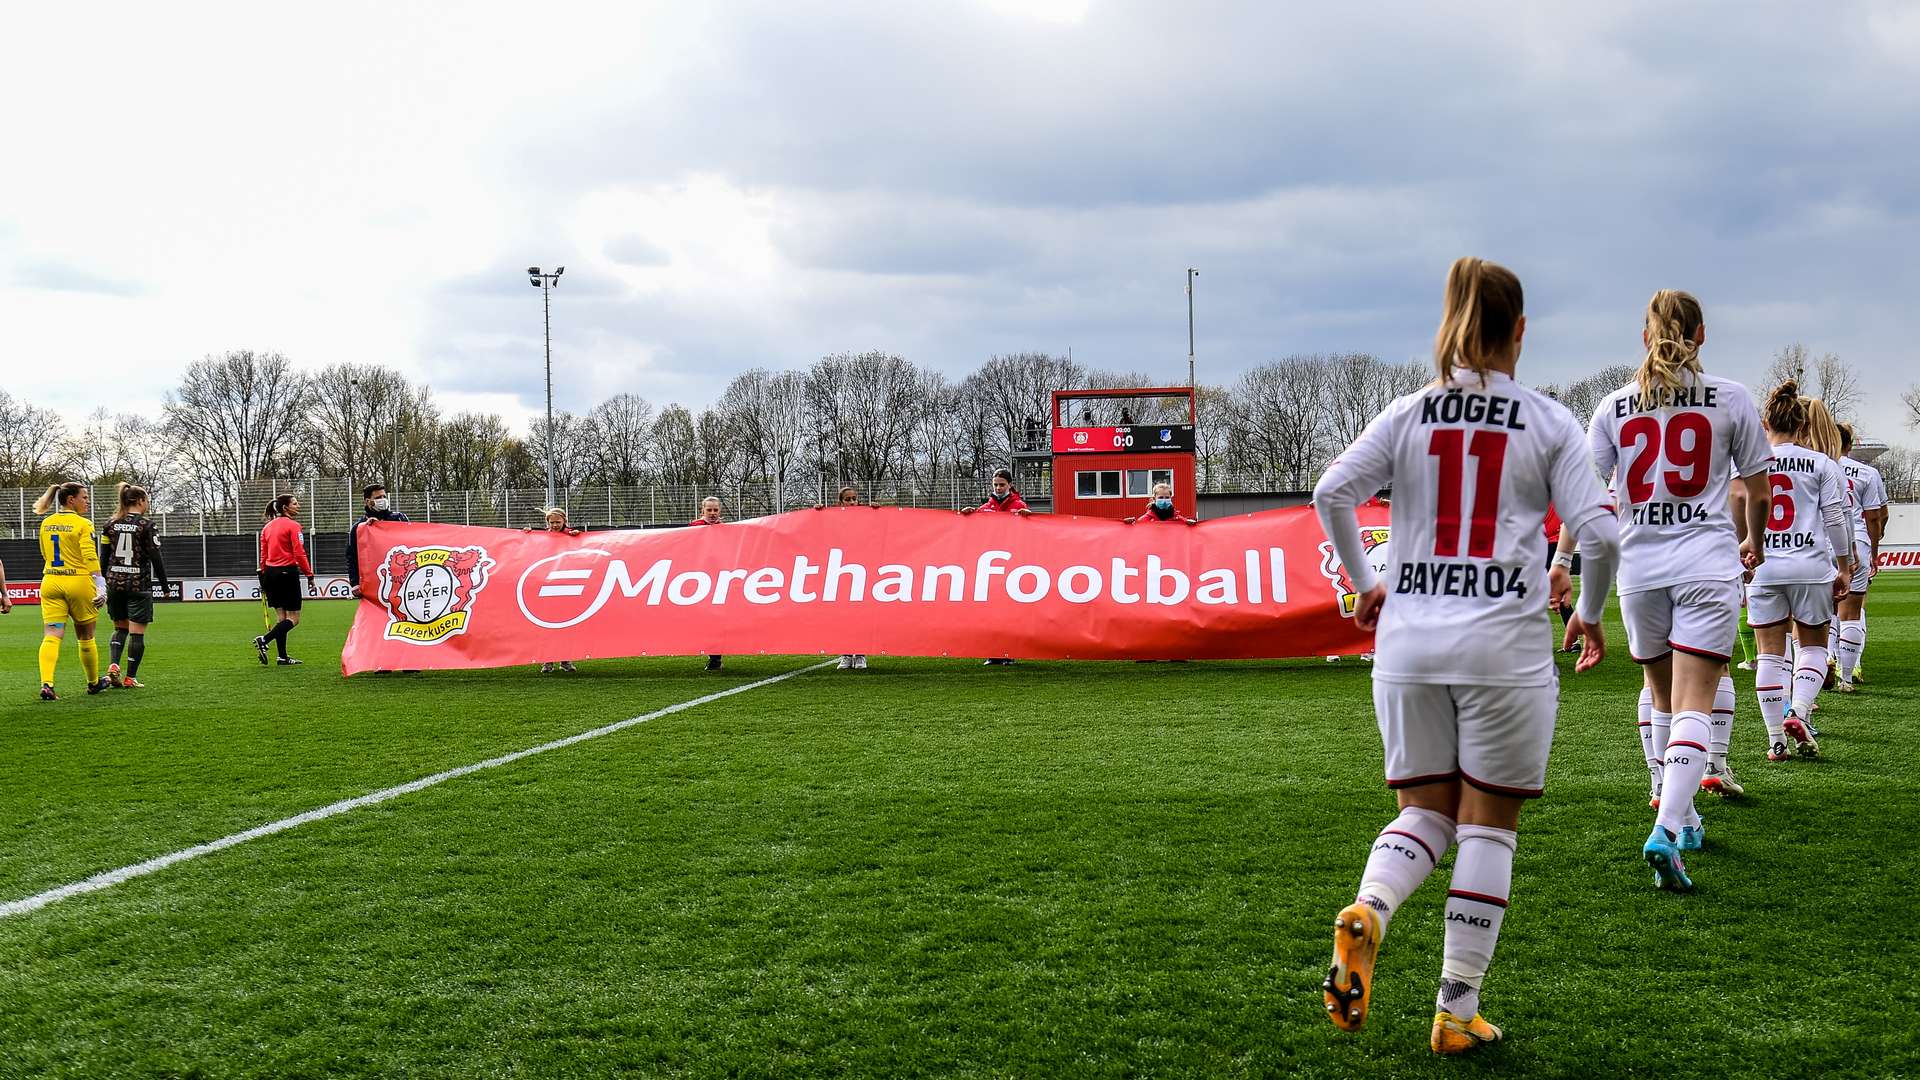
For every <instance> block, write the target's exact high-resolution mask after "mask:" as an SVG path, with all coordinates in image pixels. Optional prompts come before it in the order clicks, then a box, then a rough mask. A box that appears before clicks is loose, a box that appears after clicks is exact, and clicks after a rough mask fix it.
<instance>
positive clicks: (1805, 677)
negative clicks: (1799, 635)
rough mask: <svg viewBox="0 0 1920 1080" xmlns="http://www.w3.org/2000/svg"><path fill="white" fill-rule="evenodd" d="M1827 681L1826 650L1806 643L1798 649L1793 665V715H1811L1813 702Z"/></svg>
mask: <svg viewBox="0 0 1920 1080" xmlns="http://www.w3.org/2000/svg"><path fill="white" fill-rule="evenodd" d="M1826 681H1827V650H1826V649H1825V648H1823V647H1821V646H1819V645H1808V646H1805V647H1804V648H1802V649H1801V650H1800V656H1799V659H1798V662H1797V663H1795V664H1794V667H1793V715H1795V716H1797V717H1799V718H1800V719H1802V720H1805V719H1806V718H1807V717H1809V716H1811V715H1813V703H1814V700H1815V699H1816V698H1818V697H1819V696H1820V687H1821V686H1822V685H1823V684H1824V683H1825V682H1826Z"/></svg>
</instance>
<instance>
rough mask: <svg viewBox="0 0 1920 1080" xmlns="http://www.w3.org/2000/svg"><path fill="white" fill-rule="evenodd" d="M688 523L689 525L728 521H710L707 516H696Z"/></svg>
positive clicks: (715, 523)
mask: <svg viewBox="0 0 1920 1080" xmlns="http://www.w3.org/2000/svg"><path fill="white" fill-rule="evenodd" d="M687 524H688V525H724V524H726V523H725V522H721V521H708V520H707V519H706V518H694V519H693V520H692V521H689V522H687Z"/></svg>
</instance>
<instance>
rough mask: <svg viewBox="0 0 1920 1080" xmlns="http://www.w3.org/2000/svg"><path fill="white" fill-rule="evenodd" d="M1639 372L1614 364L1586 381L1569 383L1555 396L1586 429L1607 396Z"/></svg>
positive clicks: (1588, 377) (1579, 380) (1580, 380)
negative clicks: (1594, 412)
mask: <svg viewBox="0 0 1920 1080" xmlns="http://www.w3.org/2000/svg"><path fill="white" fill-rule="evenodd" d="M1638 370H1639V369H1638V368H1635V367H1634V366H1632V365H1630V364H1613V365H1611V366H1609V367H1604V368H1601V369H1600V370H1599V371H1596V372H1594V373H1593V374H1591V375H1589V376H1587V377H1586V378H1584V379H1576V380H1574V381H1573V382H1571V383H1568V384H1567V385H1566V386H1565V387H1563V388H1561V389H1560V390H1559V392H1558V393H1557V394H1555V395H1554V396H1555V397H1558V398H1559V399H1560V404H1562V405H1565V406H1566V407H1567V411H1568V412H1570V413H1572V414H1573V418H1574V419H1575V420H1578V421H1580V426H1581V427H1586V426H1587V425H1588V424H1589V423H1591V422H1592V421H1593V411H1594V410H1595V409H1598V408H1599V407H1600V403H1601V402H1602V401H1604V400H1606V397H1607V395H1608V394H1611V393H1613V392H1614V391H1615V390H1618V389H1620V388H1621V387H1623V386H1625V385H1627V384H1628V383H1630V382H1632V381H1633V380H1634V378H1635V377H1636V374H1637V372H1638ZM1543 389H1544V388H1543Z"/></svg>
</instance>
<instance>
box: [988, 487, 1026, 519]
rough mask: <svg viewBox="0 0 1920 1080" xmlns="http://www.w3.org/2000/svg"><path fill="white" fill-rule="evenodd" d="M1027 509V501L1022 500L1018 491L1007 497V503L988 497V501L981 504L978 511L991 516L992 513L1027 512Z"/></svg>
mask: <svg viewBox="0 0 1920 1080" xmlns="http://www.w3.org/2000/svg"><path fill="white" fill-rule="evenodd" d="M1026 508H1027V500H1025V499H1023V498H1021V497H1020V493H1019V492H1017V491H1015V492H1011V493H1009V494H1008V495H1007V501H1006V502H999V501H997V500H995V499H994V498H993V496H991V495H989V496H987V501H986V502H983V503H981V504H980V505H979V507H978V509H980V510H982V511H985V512H986V513H989V514H992V513H1002V514H1011V513H1013V512H1014V511H1015V510H1025V509H1026Z"/></svg>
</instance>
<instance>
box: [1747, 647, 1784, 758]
mask: <svg viewBox="0 0 1920 1080" xmlns="http://www.w3.org/2000/svg"><path fill="white" fill-rule="evenodd" d="M1789 677H1790V676H1789V674H1788V668H1787V658H1786V657H1784V656H1779V655H1776V654H1774V653H1761V654H1760V658H1759V659H1758V660H1756V661H1755V662H1754V665H1753V696H1754V697H1756V698H1759V699H1760V721H1761V723H1763V724H1765V725H1767V740H1768V741H1769V742H1780V741H1782V740H1784V739H1785V738H1786V737H1787V732H1786V729H1785V728H1784V727H1782V726H1781V721H1782V719H1783V718H1784V717H1785V716H1786V713H1787V679H1788V678H1789Z"/></svg>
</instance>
